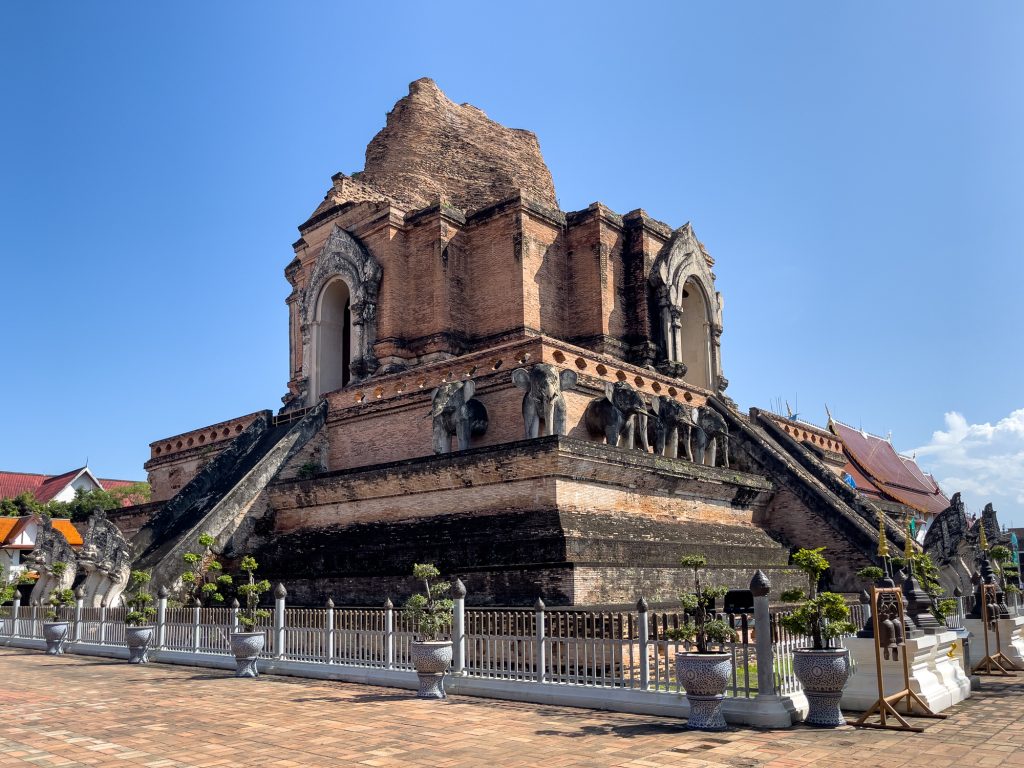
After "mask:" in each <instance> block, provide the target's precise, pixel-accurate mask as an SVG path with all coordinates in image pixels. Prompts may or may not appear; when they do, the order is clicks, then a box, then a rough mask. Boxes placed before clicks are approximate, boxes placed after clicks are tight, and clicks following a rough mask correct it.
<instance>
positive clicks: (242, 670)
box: [230, 555, 270, 677]
mask: <svg viewBox="0 0 1024 768" xmlns="http://www.w3.org/2000/svg"><path fill="white" fill-rule="evenodd" d="M238 567H239V570H241V571H243V572H245V574H246V576H247V577H248V581H247V582H246V583H244V584H242V585H241V586H240V587H239V588H238V594H239V595H241V596H242V598H243V599H244V600H245V607H244V608H243V609H242V610H241V611H240V612H239V613H238V623H239V624H241V625H242V627H243V628H244V630H245V631H244V632H232V633H231V637H230V644H231V653H232V654H234V657H235V677H259V674H260V672H259V669H258V668H257V666H256V662H257V660H258V659H259V655H260V652H261V651H262V650H263V646H264V645H265V644H266V640H267V638H266V635H264V633H263V631H262V630H257V629H256V627H257V625H258V624H259V623H260V621H261V620H262V619H266V618H269V617H270V611H267V610H264V609H261V608H260V607H259V605H260V595H262V594H263V593H264V592H269V591H270V582H269V581H267V580H266V579H262V580H260V581H256V569H257V568H259V565H258V563H257V562H256V558H255V557H253V556H252V555H246V556H245V557H243V558H242V562H241V563H239V565H238Z"/></svg>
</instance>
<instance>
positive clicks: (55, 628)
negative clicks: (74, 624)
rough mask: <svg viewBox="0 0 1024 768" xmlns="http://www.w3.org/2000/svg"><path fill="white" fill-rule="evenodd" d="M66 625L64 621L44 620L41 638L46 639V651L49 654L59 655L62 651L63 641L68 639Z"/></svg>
mask: <svg viewBox="0 0 1024 768" xmlns="http://www.w3.org/2000/svg"><path fill="white" fill-rule="evenodd" d="M68 626H69V623H68V622H66V621H44V622H43V639H44V640H46V653H47V654H49V655H50V656H61V655H63V653H64V643H66V642H67V639H68Z"/></svg>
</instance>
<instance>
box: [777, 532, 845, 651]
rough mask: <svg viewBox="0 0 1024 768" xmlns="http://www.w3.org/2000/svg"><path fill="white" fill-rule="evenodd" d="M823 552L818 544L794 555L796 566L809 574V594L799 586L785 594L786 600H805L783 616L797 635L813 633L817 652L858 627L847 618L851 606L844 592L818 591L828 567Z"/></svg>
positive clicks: (814, 646)
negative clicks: (815, 547) (816, 546)
mask: <svg viewBox="0 0 1024 768" xmlns="http://www.w3.org/2000/svg"><path fill="white" fill-rule="evenodd" d="M824 551H825V548H824V547H818V548H817V549H799V550H797V551H796V552H795V553H794V554H793V565H795V566H796V567H797V568H799V569H800V570H801V571H803V572H804V573H805V574H807V583H808V587H809V589H810V593H809V596H808V594H805V593H804V591H803V590H800V589H794V590H787V591H786V592H785V593H783V599H788V601H793V602H795V601H797V600H803V603H802V604H801V605H799V606H798V607H797V608H795V609H794V610H793V612H792V613H791V614H788V615H786V616H783V617H782V618H781V622H782V626H784V627H785V628H786V629H788V630H789V631H790V632H793V633H794V634H797V635H810V637H811V640H812V642H813V644H814V645H813V648H814V650H816V651H821V650H824V649H825V648H826V646H828V645H831V641H832V640H833V639H834V638H836V637H840V636H841V635H845V634H848V633H850V632H853V631H855V630H856V627H854V626H853V624H851V623H850V622H849V621H848V619H849V617H850V608H849V607H848V606H847V605H846V601H845V600H844V599H843V596H842V595H838V594H836V593H835V592H822V593H821V594H817V586H818V581H819V580H820V579H821V575H822V574H823V573H825V571H827V570H828V568H829V563H828V560H826V559H825V556H824V555H822V554H821V553H822V552H824Z"/></svg>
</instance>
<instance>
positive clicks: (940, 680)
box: [842, 632, 971, 712]
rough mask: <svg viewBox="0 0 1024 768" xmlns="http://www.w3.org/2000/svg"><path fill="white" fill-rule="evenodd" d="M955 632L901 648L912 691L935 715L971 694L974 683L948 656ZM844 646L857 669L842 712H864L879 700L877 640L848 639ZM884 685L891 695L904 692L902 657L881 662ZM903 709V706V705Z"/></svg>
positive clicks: (918, 639) (925, 637) (927, 637)
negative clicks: (905, 659)
mask: <svg viewBox="0 0 1024 768" xmlns="http://www.w3.org/2000/svg"><path fill="white" fill-rule="evenodd" d="M954 642H956V633H955V632H940V633H938V634H936V635H923V636H921V637H915V638H913V639H910V640H907V641H906V643H905V644H904V646H903V648H902V649H901V653H902V652H903V651H904V649H905V652H906V653H908V654H909V656H908V659H909V661H910V690H912V691H913V692H914V693H916V694H917V695H918V696H920V697H921V699H922V701H924V703H925V704H927V705H928V707H929V709H931V710H932V712H941V711H942V710H944V709H948V708H949V707H951V706H953V705H954V704H956V703H957V702H960V701H963V700H964V699H966V698H967V697H968V696H970V694H971V684H970V682H969V680H968V679H967V676H966V675H965V674H964V672H963V669H962V667H961V665H960V663H959V661H958V660H957V659H956V658H951V657H950V656H949V652H950V649H951V648H952V645H953V643H954ZM845 645H846V647H847V648H849V649H850V658H851V659H852V660H853V662H854V664H855V667H854V672H853V676H852V677H851V678H850V681H849V682H848V683H847V685H846V689H845V690H844V691H843V700H842V707H843V709H852V710H858V711H864V710H866V709H868V708H869V707H870V706H871V705H872V704H874V703H875V702H876V701H877V700H878V677H877V672H876V670H875V641H874V640H873V639H871V638H860V637H849V638H846V640H845ZM882 685H883V687H884V691H885V695H886V696H890V695H892V694H894V693H897V692H898V691H900V690H902V689H903V658H902V656H901V658H900V659H899V660H898V661H897V660H895V659H889V660H888V661H887V660H886V659H885V658H883V659H882ZM900 709H901V710H902V709H903V707H902V706H901V707H900Z"/></svg>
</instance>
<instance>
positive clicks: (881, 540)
mask: <svg viewBox="0 0 1024 768" xmlns="http://www.w3.org/2000/svg"><path fill="white" fill-rule="evenodd" d="M878 556H879V557H888V556H889V542H888V541H886V538H885V518H884V517H883V516H882V513H881V512H879V513H878Z"/></svg>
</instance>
